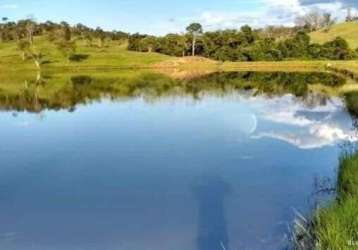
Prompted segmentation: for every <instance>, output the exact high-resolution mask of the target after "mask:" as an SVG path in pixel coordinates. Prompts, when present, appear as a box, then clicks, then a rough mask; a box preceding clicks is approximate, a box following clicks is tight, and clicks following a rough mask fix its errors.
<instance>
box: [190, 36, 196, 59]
mask: <svg viewBox="0 0 358 250" xmlns="http://www.w3.org/2000/svg"><path fill="white" fill-rule="evenodd" d="M195 48H196V36H195V35H194V36H193V44H192V50H191V51H192V53H191V54H192V56H195Z"/></svg>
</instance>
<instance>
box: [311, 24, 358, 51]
mask: <svg viewBox="0 0 358 250" xmlns="http://www.w3.org/2000/svg"><path fill="white" fill-rule="evenodd" d="M337 36H340V37H342V38H344V39H345V40H347V42H348V43H349V45H350V46H351V48H353V49H356V48H358V21H355V22H349V23H339V24H336V25H334V26H332V28H331V29H330V30H329V31H324V30H320V31H316V32H312V33H311V38H312V41H313V42H316V43H320V44H322V43H325V42H329V41H332V40H333V39H335V38H336V37H337Z"/></svg>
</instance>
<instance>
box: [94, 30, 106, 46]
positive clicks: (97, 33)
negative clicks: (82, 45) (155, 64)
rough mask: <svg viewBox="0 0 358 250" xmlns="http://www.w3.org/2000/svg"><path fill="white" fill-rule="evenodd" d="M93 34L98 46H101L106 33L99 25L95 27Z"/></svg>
mask: <svg viewBox="0 0 358 250" xmlns="http://www.w3.org/2000/svg"><path fill="white" fill-rule="evenodd" d="M95 36H96V37H97V39H98V42H99V44H98V45H99V47H100V48H102V47H103V46H104V42H105V40H106V33H105V32H104V31H103V30H102V29H101V28H100V27H97V29H96V30H95Z"/></svg>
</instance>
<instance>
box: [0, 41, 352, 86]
mask: <svg viewBox="0 0 358 250" xmlns="http://www.w3.org/2000/svg"><path fill="white" fill-rule="evenodd" d="M34 44H35V45H34V46H35V50H36V51H39V52H41V53H42V54H43V55H44V58H43V59H42V61H43V64H42V71H54V72H57V73H59V72H83V71H91V72H94V71H113V70H123V69H156V70H161V71H162V72H163V73H169V75H173V76H175V77H181V78H185V77H186V75H187V74H189V75H193V74H194V75H200V74H203V72H206V73H207V72H216V71H261V72H274V71H286V72H299V71H324V70H327V69H328V68H329V69H330V70H332V71H335V72H337V73H340V74H344V75H347V76H351V77H352V78H356V79H358V61H308V60H307V61H302V60H300V61H299V60H296V61H278V62H218V61H214V60H209V59H206V58H202V57H170V56H166V55H162V54H158V53H141V52H133V51H128V50H127V43H126V42H123V41H122V42H120V41H108V42H107V43H106V44H105V45H104V46H103V47H99V46H96V45H88V44H86V42H84V41H81V40H79V41H77V42H76V55H79V56H80V58H82V59H81V60H79V61H69V60H68V59H67V57H66V56H65V55H63V54H62V53H61V52H60V51H59V50H58V48H56V45H55V44H53V43H50V42H49V41H48V40H47V38H46V37H36V39H35V43H34ZM21 54H22V53H21V51H19V49H18V48H17V45H16V43H14V42H9V43H1V44H0V72H1V73H3V74H4V73H6V74H10V73H11V72H13V73H14V74H16V72H19V71H21V73H22V74H23V73H24V72H28V71H30V72H34V71H37V68H36V66H35V64H34V62H33V61H32V60H31V59H28V60H25V61H24V60H22V58H21ZM327 66H329V67H327Z"/></svg>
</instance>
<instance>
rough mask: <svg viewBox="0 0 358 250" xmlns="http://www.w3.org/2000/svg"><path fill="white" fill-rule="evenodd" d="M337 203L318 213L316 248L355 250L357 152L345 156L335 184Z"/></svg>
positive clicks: (357, 203)
mask: <svg viewBox="0 0 358 250" xmlns="http://www.w3.org/2000/svg"><path fill="white" fill-rule="evenodd" d="M337 186H338V188H337V194H338V200H337V201H336V202H334V203H333V204H332V205H331V206H329V207H327V208H323V209H321V210H319V212H318V214H317V216H316V220H315V233H316V238H317V241H318V245H319V249H322V250H323V249H355V248H356V247H357V246H356V244H357V242H358V230H357V229H358V153H356V152H354V153H347V154H344V155H343V157H342V158H341V161H340V168H339V173H338V184H337Z"/></svg>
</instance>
